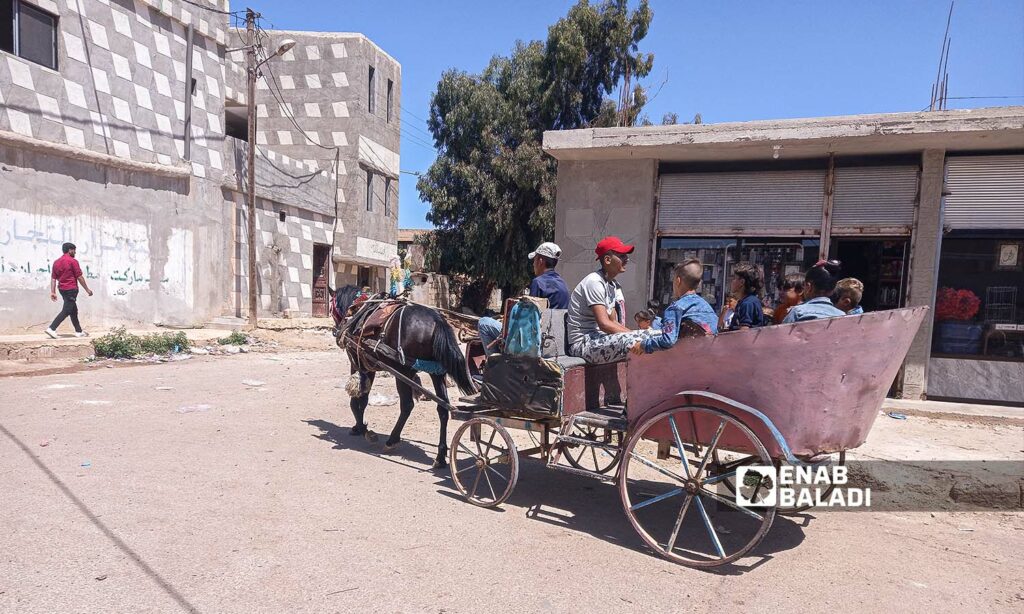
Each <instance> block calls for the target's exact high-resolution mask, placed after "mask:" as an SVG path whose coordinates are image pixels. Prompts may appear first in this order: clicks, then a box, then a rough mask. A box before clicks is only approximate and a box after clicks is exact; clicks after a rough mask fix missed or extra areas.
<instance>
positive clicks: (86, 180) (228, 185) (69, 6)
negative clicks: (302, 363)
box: [0, 0, 400, 330]
mask: <svg viewBox="0 0 1024 614" xmlns="http://www.w3.org/2000/svg"><path fill="white" fill-rule="evenodd" d="M5 2H6V3H7V4H8V5H10V9H11V10H10V11H6V10H4V11H0V329H4V330H6V329H12V328H24V327H32V326H37V325H39V326H41V325H42V324H44V323H45V321H46V320H48V319H49V317H50V316H52V314H51V313H50V312H51V311H56V310H55V309H54V307H53V305H52V304H51V303H50V302H49V297H48V292H47V290H48V285H49V265H50V263H51V262H52V261H53V260H54V259H55V258H56V257H57V256H59V255H60V244H61V243H63V242H64V241H71V242H74V243H76V244H77V245H78V247H79V250H78V256H79V261H80V262H81V264H82V266H83V269H84V270H85V274H86V276H87V277H88V278H89V280H90V284H91V285H92V287H93V289H94V290H96V296H95V297H93V298H91V299H83V301H82V306H83V309H84V311H85V313H86V316H85V320H86V323H87V325H92V326H97V325H107V324H120V323H133V322H143V323H151V322H156V323H167V324H190V325H195V324H202V323H204V322H207V321H209V320H210V319H213V318H216V317H218V316H239V317H244V316H245V315H246V305H247V301H246V300H245V296H246V293H247V287H246V280H247V271H246V262H247V260H246V253H247V247H246V245H245V242H244V240H245V232H244V228H245V207H244V203H245V189H244V186H245V169H246V155H247V144H246V143H245V142H244V140H240V139H239V138H238V137H242V138H243V139H244V136H245V121H246V119H245V112H244V111H245V106H246V104H247V102H248V101H247V100H246V99H245V79H244V67H242V66H240V65H239V64H238V59H239V58H238V57H237V56H236V55H235V54H228V53H227V50H228V49H230V48H233V47H237V46H240V45H239V43H238V40H237V38H238V36H237V32H236V31H234V30H232V29H230V28H229V24H228V16H227V14H225V13H224V12H223V11H226V10H229V6H228V3H227V2H226V1H223V0H205V1H204V0H200V1H199V2H196V3H186V2H181V1H179V0H68V1H62V2H59V3H58V2H54V1H53V0H5ZM5 8H6V7H5ZM19 17H20V18H19ZM284 36H287V37H290V38H293V39H296V40H298V41H299V44H298V45H296V47H295V48H294V49H293V51H292V52H291V57H285V58H275V59H273V60H271V62H270V63H268V64H267V66H266V67H265V68H264V70H263V76H262V78H261V80H260V81H259V84H260V89H259V90H258V92H257V101H256V102H257V104H258V105H259V107H258V115H260V117H258V120H257V122H258V123H257V127H258V128H259V132H260V134H259V135H258V138H257V145H258V147H257V149H258V153H257V159H256V160H255V175H256V183H257V188H256V191H257V209H258V216H257V219H256V222H257V240H258V245H257V257H258V265H259V271H258V283H259V289H258V292H259V296H260V301H259V305H260V309H261V313H262V314H263V315H279V314H294V315H319V313H324V314H326V300H327V296H326V295H327V287H328V286H336V285H338V284H343V283H350V282H354V281H357V280H358V278H360V277H362V278H364V279H365V280H366V281H367V282H368V283H367V284H366V285H379V284H383V281H384V271H385V267H386V266H387V264H388V262H389V261H390V259H391V257H392V256H393V255H394V252H395V247H394V245H395V231H396V226H397V224H396V220H397V215H398V205H397V203H398V199H397V182H396V181H394V179H395V178H396V177H397V172H398V170H397V169H398V134H399V125H398V122H397V116H398V113H397V109H398V105H399V98H398V97H399V92H400V67H399V66H398V64H397V63H396V62H394V60H392V59H391V58H389V57H388V56H387V55H386V54H384V53H383V52H381V51H380V50H379V49H377V48H376V47H375V46H374V45H373V44H372V43H371V42H369V41H368V40H366V39H365V37H362V36H361V35H357V34H338V35H332V34H316V33H310V34H301V33H288V34H287V35H285V34H281V33H274V32H272V33H269V34H268V35H267V36H264V37H263V39H262V42H263V45H264V47H265V48H271V49H272V48H276V45H275V44H274V42H273V41H274V40H275V39H278V38H281V37H284ZM268 39H269V40H268ZM370 67H374V69H375V70H376V71H379V72H378V74H379V75H380V76H379V77H378V78H377V79H376V80H374V81H372V88H371V82H370V81H369V79H368V77H369V70H370ZM274 78H276V79H277V81H279V82H280V87H276V85H271V84H270V80H271V79H274ZM389 83H390V85H389ZM272 90H273V91H275V92H276V93H277V94H278V97H279V98H281V102H283V103H284V104H283V105H282V104H280V103H278V101H277V98H275V96H273V95H272V94H271V91H272ZM371 92H373V95H374V96H375V97H376V98H378V99H379V101H378V102H377V104H376V105H375V106H377V107H379V108H376V109H368V108H367V104H368V102H367V101H368V99H369V97H370V95H371ZM285 105H287V106H285ZM360 105H362V107H360ZM388 109H390V110H391V114H390V115H388V114H387V111H388ZM371 111H372V112H371ZM286 112H287V114H288V115H294V117H295V120H296V122H297V123H298V125H299V126H301V128H303V129H304V130H306V131H307V132H308V134H309V139H310V141H312V142H314V143H315V142H316V141H318V140H319V141H320V143H321V144H322V145H324V146H325V147H330V148H331V149H330V150H329V151H328V150H326V149H320V148H317V147H315V146H314V145H312V144H310V143H309V142H305V143H304V141H305V137H303V136H302V135H301V133H299V132H298V130H299V128H297V127H295V125H294V124H293V123H292V122H291V120H289V119H287V117H286ZM389 120H390V121H389ZM239 121H241V122H242V123H241V124H239ZM336 146H337V147H338V149H337V150H335V147H336ZM336 155H337V158H338V162H337V164H335V156H336ZM335 167H336V168H337V175H335ZM384 178H387V179H389V180H390V181H385V179H384ZM368 185H369V186H370V187H371V188H373V190H374V191H373V193H372V195H373V198H367V191H366V190H367V186H368ZM377 198H379V199H380V201H379V202H378V201H377V200H376V199H377ZM371 208H372V209H373V210H372V211H370V210H369V209H371ZM332 243H333V244H334V245H335V253H334V254H333V256H332V255H331V254H330V246H331V245H332ZM328 263H333V264H331V265H328ZM360 267H362V268H360Z"/></svg>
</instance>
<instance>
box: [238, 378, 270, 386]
mask: <svg viewBox="0 0 1024 614" xmlns="http://www.w3.org/2000/svg"><path fill="white" fill-rule="evenodd" d="M242 383H243V384H245V385H246V386H266V385H267V383H266V382H261V381H260V380H258V379H244V380H242Z"/></svg>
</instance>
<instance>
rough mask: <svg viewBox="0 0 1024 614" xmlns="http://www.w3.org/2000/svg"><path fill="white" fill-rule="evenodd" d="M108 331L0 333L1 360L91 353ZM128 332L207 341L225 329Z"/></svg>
mask: <svg viewBox="0 0 1024 614" xmlns="http://www.w3.org/2000/svg"><path fill="white" fill-rule="evenodd" d="M107 332H109V331H108V330H106V329H93V330H92V331H91V332H90V333H89V334H90V335H91V336H89V337H76V336H75V335H74V333H71V332H60V333H58V334H59V337H58V338H57V339H51V338H50V337H48V336H47V335H46V334H44V333H43V332H42V331H39V332H33V333H19V334H10V335H0V361H4V360H24V361H27V362H37V361H41V360H74V359H79V358H87V357H89V356H92V355H93V349H92V340H93V339H95V338H97V337H102V336H103V335H105V334H107ZM128 332H129V333H132V334H134V335H148V334H151V333H176V332H183V333H185V335H186V336H187V337H188V338H189V339H190V340H192V341H210V340H213V339H217V338H220V337H225V336H227V334H228V331H224V330H216V329H209V328H188V329H174V328H158V327H155V326H154V327H150V328H131V329H128Z"/></svg>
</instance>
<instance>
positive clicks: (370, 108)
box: [366, 66, 377, 115]
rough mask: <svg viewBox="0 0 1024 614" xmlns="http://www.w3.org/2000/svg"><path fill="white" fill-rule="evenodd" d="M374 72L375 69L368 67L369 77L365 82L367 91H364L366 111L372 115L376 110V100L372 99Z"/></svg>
mask: <svg viewBox="0 0 1024 614" xmlns="http://www.w3.org/2000/svg"><path fill="white" fill-rule="evenodd" d="M376 72H377V71H376V70H374V69H373V66H371V67H370V73H369V78H368V79H367V80H366V82H367V86H366V87H367V91H366V111H367V112H368V113H369V114H371V115H373V114H374V113H376V112H377V101H376V100H375V99H374V95H373V89H374V88H373V86H374V74H375V73H376Z"/></svg>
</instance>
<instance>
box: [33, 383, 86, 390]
mask: <svg viewBox="0 0 1024 614" xmlns="http://www.w3.org/2000/svg"><path fill="white" fill-rule="evenodd" d="M81 387H82V385H81V384H49V385H46V386H43V390H64V389H65V388H81Z"/></svg>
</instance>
